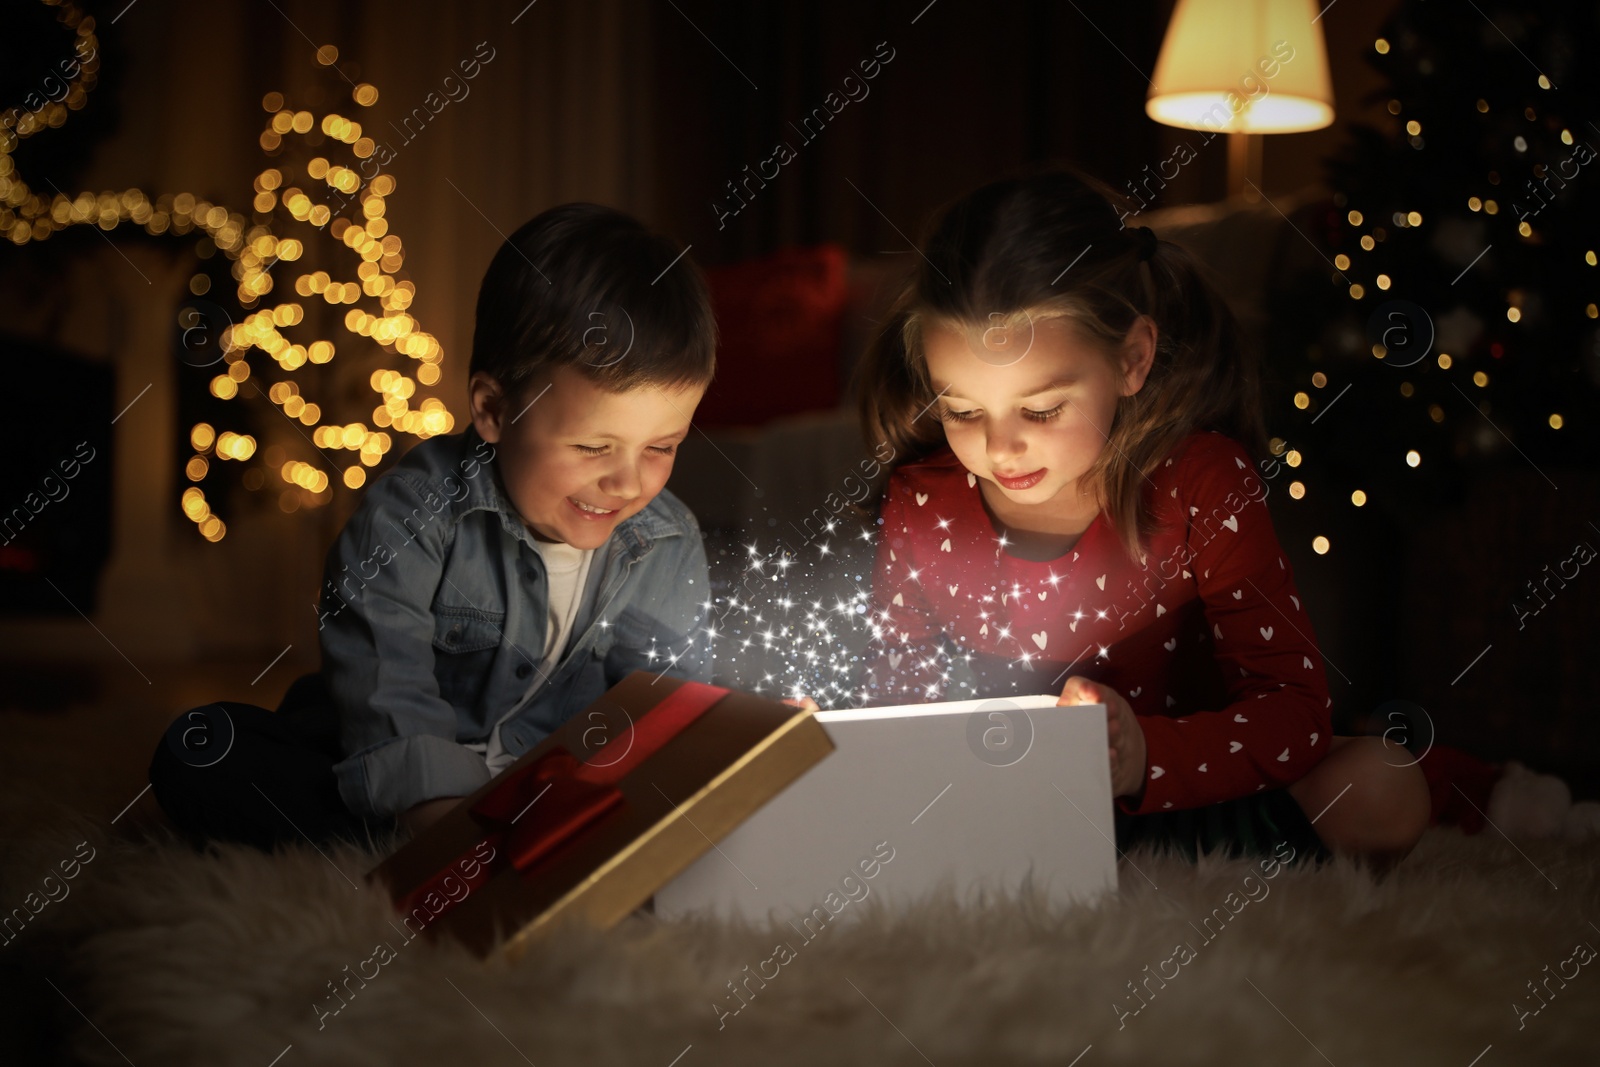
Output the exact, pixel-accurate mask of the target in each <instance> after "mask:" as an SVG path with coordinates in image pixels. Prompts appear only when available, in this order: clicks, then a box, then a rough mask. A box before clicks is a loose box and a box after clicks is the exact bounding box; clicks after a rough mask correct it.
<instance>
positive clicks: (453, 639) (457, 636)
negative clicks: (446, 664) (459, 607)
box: [444, 630, 461, 645]
mask: <svg viewBox="0 0 1600 1067" xmlns="http://www.w3.org/2000/svg"><path fill="white" fill-rule="evenodd" d="M460 640H461V631H460V630H451V631H450V632H449V633H447V634H445V635H444V643H445V644H447V645H454V644H457V643H459V642H460Z"/></svg>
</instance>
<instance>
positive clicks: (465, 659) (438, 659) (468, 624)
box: [433, 605, 506, 713]
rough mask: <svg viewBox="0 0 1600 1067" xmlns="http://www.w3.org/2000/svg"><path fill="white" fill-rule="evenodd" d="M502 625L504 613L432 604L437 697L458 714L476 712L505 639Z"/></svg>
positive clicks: (434, 672)
mask: <svg viewBox="0 0 1600 1067" xmlns="http://www.w3.org/2000/svg"><path fill="white" fill-rule="evenodd" d="M505 622H506V617H505V614H504V613H498V614H497V613H495V612H490V611H480V610H478V609H477V608H454V607H439V606H437V605H435V607H434V609H433V662H434V667H433V674H434V678H435V679H437V680H438V683H439V695H440V696H442V697H444V699H445V700H447V701H449V702H450V704H451V705H452V706H454V707H455V708H456V709H457V710H458V711H464V712H469V713H470V712H472V711H474V710H475V709H476V707H477V705H478V701H479V699H480V697H481V696H482V694H483V690H484V686H486V685H487V684H488V682H489V677H490V674H491V671H492V668H493V666H494V661H495V658H496V656H497V655H498V654H499V651H500V644H501V642H502V641H503V640H504V631H505Z"/></svg>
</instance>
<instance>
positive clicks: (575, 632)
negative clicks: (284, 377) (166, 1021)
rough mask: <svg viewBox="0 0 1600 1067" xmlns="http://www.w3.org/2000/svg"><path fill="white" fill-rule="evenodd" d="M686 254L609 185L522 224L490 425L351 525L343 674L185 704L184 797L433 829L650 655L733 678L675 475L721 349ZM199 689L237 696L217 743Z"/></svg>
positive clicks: (487, 393)
mask: <svg viewBox="0 0 1600 1067" xmlns="http://www.w3.org/2000/svg"><path fill="white" fill-rule="evenodd" d="M680 255H681V253H680V252H679V250H678V248H677V246H676V245H675V244H674V243H673V242H671V241H669V240H668V239H666V238H664V237H661V236H658V235H656V234H652V233H651V232H649V231H648V230H646V229H645V228H644V227H643V226H642V225H640V224H639V223H638V222H636V221H635V220H633V219H631V218H629V217H628V216H626V215H623V214H622V213H620V212H617V211H614V210H611V209H609V208H603V207H598V206H595V205H592V204H567V205H564V206H561V207H557V208H553V209H551V210H549V211H546V212H544V213H543V214H541V215H539V216H538V217H537V218H535V219H534V220H533V221H531V222H529V223H528V224H527V225H525V226H524V227H522V229H520V230H518V231H517V232H516V233H515V234H513V235H512V236H511V238H510V239H509V240H507V241H506V243H505V244H504V245H503V246H502V247H501V248H500V250H499V252H498V253H497V254H496V256H495V258H494V260H493V262H492V263H491V264H490V265H489V270H488V273H487V274H486V275H485V277H484V280H483V285H482V287H481V289H480V291H479V295H478V306H477V320H476V329H475V333H474V336H473V347H472V360H471V365H470V371H469V373H470V379H469V383H468V397H469V401H470V406H471V413H472V422H471V425H470V426H469V427H468V428H467V430H466V431H465V432H463V433H461V434H456V435H450V436H442V437H435V438H431V439H429V440H427V441H423V442H422V443H420V444H418V445H417V446H415V447H414V448H412V449H411V451H410V452H408V453H407V454H406V455H405V456H404V457H403V458H402V459H401V461H400V462H399V463H398V464H397V465H396V466H395V467H394V468H393V469H392V470H391V471H389V472H388V473H387V474H385V475H384V476H383V477H382V478H379V479H378V480H377V481H376V482H374V483H373V485H372V486H371V487H370V488H369V489H368V490H367V493H366V496H365V497H364V499H363V500H362V502H361V505H360V507H359V508H358V509H357V511H356V513H355V514H354V515H352V516H351V518H350V521H349V522H348V523H347V524H346V526H345V528H344V530H343V531H342V532H341V534H340V535H339V538H338V540H337V542H336V543H335V544H334V546H333V548H332V550H331V551H330V552H329V555H328V561H327V567H326V574H325V578H326V581H325V583H324V587H323V593H322V598H321V602H320V604H319V605H318V620H319V622H318V626H319V635H320V640H321V646H322V671H321V674H320V675H313V676H309V677H308V678H303V679H301V680H300V681H299V682H297V683H296V684H295V686H294V687H291V692H290V694H289V696H287V697H285V701H284V704H285V707H284V708H283V709H280V712H279V713H277V714H273V713H269V712H265V711H263V710H262V709H259V708H251V707H250V706H249V705H239V704H224V705H211V706H210V707H209V708H208V709H195V711H194V712H190V713H188V714H187V715H185V716H182V717H180V718H179V720H178V721H177V722H176V723H174V724H173V727H172V728H171V729H170V730H169V731H168V738H167V740H166V742H165V743H164V744H163V745H162V746H160V747H158V749H157V754H156V760H155V762H154V763H153V764H152V766H151V781H152V783H153V784H154V785H155V787H156V788H155V792H156V795H157V798H158V799H159V800H160V801H161V803H162V805H163V807H164V808H166V810H167V812H168V814H169V815H171V816H172V817H173V819H174V821H176V822H178V823H179V824H180V825H183V826H185V827H186V828H191V829H193V830H196V831H197V832H199V833H201V834H203V835H205V836H211V837H227V838H232V839H235V840H248V841H252V842H254V843H257V844H262V845H264V846H270V844H272V843H275V842H276V841H278V840H285V839H292V838H294V837H296V836H298V833H299V832H303V833H305V834H306V835H307V836H310V837H312V838H314V839H316V838H326V837H331V836H347V837H348V836H360V835H361V833H362V832H363V831H370V830H373V829H382V828H384V827H386V826H388V825H389V823H388V822H387V820H388V818H389V817H391V816H395V817H398V818H399V819H400V821H401V822H402V823H403V824H405V825H406V826H407V827H408V828H409V829H411V830H412V831H413V832H416V831H417V830H420V829H421V828H422V827H423V826H426V825H427V824H428V823H430V822H432V821H433V820H434V819H437V818H438V817H439V816H440V815H441V814H443V813H444V812H445V811H446V810H448V809H449V808H450V807H451V806H453V805H454V804H455V803H457V801H458V800H459V798H460V797H462V796H464V795H466V794H468V793H471V792H472V791H473V790H475V789H477V788H478V787H479V786H480V785H482V784H483V783H484V782H486V781H488V780H489V779H490V778H491V777H493V776H494V775H495V774H498V773H499V772H500V771H501V770H504V769H505V767H507V766H508V765H509V764H510V763H511V762H512V761H513V760H515V758H516V757H517V756H519V755H521V754H522V753H523V752H525V751H527V750H528V749H529V748H531V747H532V746H533V745H535V744H536V743H537V742H538V741H539V740H540V739H541V738H543V737H544V736H546V735H547V734H548V733H550V732H551V731H552V730H554V729H555V728H556V727H557V726H559V725H561V724H562V723H563V722H565V721H566V720H567V719H569V718H570V717H571V716H572V715H574V714H575V713H577V712H578V711H580V710H581V709H582V708H584V707H585V706H587V705H588V704H590V703H591V702H592V701H594V700H595V699H596V698H597V697H599V696H600V694H601V693H603V692H604V691H605V690H606V689H608V688H609V687H610V686H611V685H613V684H615V683H616V682H618V681H620V680H621V679H622V678H623V676H625V675H626V674H627V673H628V672H630V671H633V670H639V669H647V670H651V671H658V672H659V671H665V672H666V673H671V674H673V675H676V676H679V677H684V678H691V679H696V680H701V681H709V680H710V651H709V648H708V643H707V639H706V635H705V634H704V632H703V626H704V622H705V615H704V610H705V609H704V607H703V605H704V603H705V602H706V601H708V600H709V599H710V594H709V580H708V577H707V568H706V556H705V550H704V547H703V545H702V543H701V540H700V531H699V527H698V524H697V523H696V522H695V519H694V516H693V515H692V514H691V513H690V512H689V510H688V509H687V508H685V507H684V506H683V504H682V503H681V502H680V501H679V500H678V499H677V498H676V497H674V496H673V495H672V494H671V493H670V492H667V491H666V490H665V485H666V482H667V477H668V475H670V474H671V473H672V464H673V458H674V454H675V451H676V448H677V445H678V443H679V442H681V441H682V440H683V438H684V437H685V436H687V434H688V433H689V420H690V417H691V416H692V415H693V413H694V410H695V407H696V405H697V404H698V403H699V402H700V398H701V396H702V395H703V393H704V392H705V388H706V386H707V385H708V384H709V382H710V380H711V377H712V374H713V372H714V369H715V349H716V330H715V325H714V320H713V318H712V314H711V309H710V304H709V301H708V299H707V297H706V292H705V288H704V285H703V283H702V281H701V279H700V277H699V275H698V273H697V272H696V271H695V269H694V268H693V266H692V265H691V264H690V263H689V262H687V261H679V259H680ZM651 279H654V281H652V280H651ZM297 690H299V691H301V692H300V693H299V694H298V696H297V693H296V691H297ZM319 690H320V691H319ZM296 704H300V705H303V706H302V707H299V708H294V707H291V705H296ZM218 708H221V709H222V713H221V715H220V716H219V715H218V713H217V709H218ZM197 713H199V715H200V718H202V719H205V721H206V726H207V729H208V730H209V729H211V728H213V727H215V728H216V729H217V730H218V731H219V732H221V730H222V729H223V726H224V724H223V723H222V721H221V720H222V719H224V718H226V719H228V720H229V722H228V723H227V724H226V728H227V733H228V734H229V735H230V738H231V745H230V749H229V751H228V752H227V753H226V754H225V755H224V756H222V757H217V758H216V762H214V763H206V762H205V761H206V760H207V759H210V758H211V757H210V756H209V755H207V756H199V755H196V751H197V745H196V741H197V740H200V738H199V737H197V735H196V723H197V721H198V720H197V719H196V718H195V716H196V714H197ZM335 718H336V720H337V722H336V731H335V722H334V720H335ZM335 734H336V735H335ZM208 740H209V739H208ZM241 743H243V744H241ZM199 747H200V748H203V747H204V745H203V744H202V745H200V746H199ZM285 749H289V750H292V751H285ZM216 750H217V746H216V745H215V744H214V743H213V744H212V746H211V751H212V752H215V751H216ZM219 771H221V772H224V773H220V774H219V773H218V772H219ZM241 779H242V780H243V781H247V782H249V783H251V786H253V787H254V789H253V790H252V788H251V786H244V787H242V788H241V785H242V782H241ZM263 779H266V781H264V780H263ZM269 782H270V784H269ZM252 791H253V792H256V793H260V794H261V796H260V797H259V798H255V799H252V796H251V795H250V794H251V793H252ZM262 800H265V801H266V803H265V804H263V803H262V802H261V801H262ZM269 805H270V806H269ZM308 823H309V824H310V825H309V826H308V825H307V824H308Z"/></svg>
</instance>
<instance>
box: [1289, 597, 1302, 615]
mask: <svg viewBox="0 0 1600 1067" xmlns="http://www.w3.org/2000/svg"><path fill="white" fill-rule="evenodd" d="M1289 599H1290V600H1292V601H1294V610H1296V611H1299V610H1300V598H1299V597H1297V596H1295V595H1294V594H1293V593H1290V594H1289Z"/></svg>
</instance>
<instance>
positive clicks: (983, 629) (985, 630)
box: [978, 623, 989, 637]
mask: <svg viewBox="0 0 1600 1067" xmlns="http://www.w3.org/2000/svg"><path fill="white" fill-rule="evenodd" d="M978 636H979V637H988V636H989V624H988V623H984V624H983V625H982V626H980V627H978Z"/></svg>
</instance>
